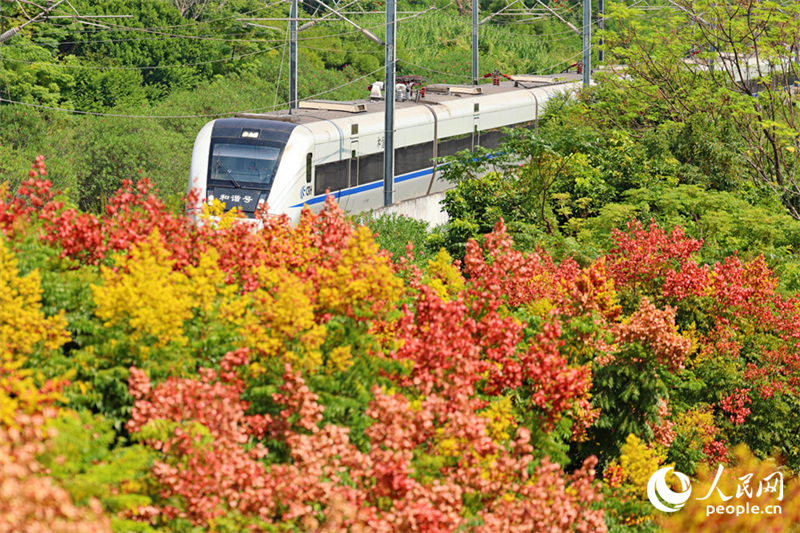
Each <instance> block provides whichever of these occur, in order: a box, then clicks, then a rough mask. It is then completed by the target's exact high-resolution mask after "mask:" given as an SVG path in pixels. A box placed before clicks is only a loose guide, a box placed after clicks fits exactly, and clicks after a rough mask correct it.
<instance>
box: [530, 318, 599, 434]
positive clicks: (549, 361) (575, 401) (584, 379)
mask: <svg viewBox="0 0 800 533" xmlns="http://www.w3.org/2000/svg"><path fill="white" fill-rule="evenodd" d="M560 336H561V330H560V328H559V326H558V324H557V323H556V324H545V326H544V329H543V331H542V332H541V333H540V334H539V335H538V336H537V338H536V343H534V344H533V345H532V346H531V348H530V349H529V350H528V353H526V354H525V356H524V358H523V365H524V369H525V370H524V373H525V379H526V380H529V381H530V382H531V383H532V387H533V390H534V393H533V396H532V397H531V400H532V401H533V403H535V404H536V405H537V406H539V407H540V408H541V409H542V410H543V411H544V412H545V418H544V422H545V427H547V428H549V429H552V427H553V425H554V424H555V423H556V422H558V420H559V419H560V418H561V416H562V415H563V414H564V413H566V412H567V411H569V410H570V409H572V408H573V406H574V407H576V408H577V409H581V410H583V411H584V412H585V413H586V416H585V417H582V419H581V420H579V421H578V422H579V423H581V424H584V425H585V426H586V427H588V426H589V425H591V423H592V421H593V419H594V418H595V417H596V416H597V414H599V413H597V412H595V411H593V409H592V407H591V404H590V403H589V391H590V389H591V387H592V369H591V366H590V365H584V366H580V367H570V366H569V365H568V362H567V360H566V359H565V358H564V357H563V356H561V354H559V352H558V347H559V346H560V345H561V342H560V341H559V340H558V338H559V337H560Z"/></svg>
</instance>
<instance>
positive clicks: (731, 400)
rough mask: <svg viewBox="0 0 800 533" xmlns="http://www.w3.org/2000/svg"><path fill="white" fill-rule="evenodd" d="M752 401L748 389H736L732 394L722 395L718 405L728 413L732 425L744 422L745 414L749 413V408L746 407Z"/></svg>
mask: <svg viewBox="0 0 800 533" xmlns="http://www.w3.org/2000/svg"><path fill="white" fill-rule="evenodd" d="M751 403H753V400H751V399H750V389H736V390H735V391H734V392H733V393H732V394H729V395H728V396H726V397H724V398H723V399H722V400H721V401H720V402H719V406H720V407H721V408H722V410H723V411H725V412H726V413H728V414H729V415H730V417H729V418H730V421H731V422H732V423H733V424H734V425H737V426H739V425H741V424H744V422H745V420H746V419H747V415H749V414H750V408H749V407H747V406H748V405H750V404H751Z"/></svg>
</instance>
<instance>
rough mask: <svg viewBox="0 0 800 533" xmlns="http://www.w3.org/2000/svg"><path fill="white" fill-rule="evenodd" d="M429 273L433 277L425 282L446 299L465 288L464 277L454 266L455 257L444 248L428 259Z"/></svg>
mask: <svg viewBox="0 0 800 533" xmlns="http://www.w3.org/2000/svg"><path fill="white" fill-rule="evenodd" d="M428 274H429V275H430V276H431V277H430V278H428V279H426V280H425V283H426V284H427V285H428V286H429V287H431V288H432V289H434V290H435V291H436V292H437V293H438V294H439V296H440V297H441V298H442V299H443V300H445V301H448V300H449V299H450V296H451V295H455V294H458V293H459V292H461V290H462V289H463V288H464V277H463V276H462V275H461V272H459V270H458V269H457V268H456V267H455V266H453V258H452V257H450V254H448V253H447V251H446V250H445V249H444V248H442V249H441V250H439V253H437V254H436V257H435V258H434V259H433V260H429V261H428Z"/></svg>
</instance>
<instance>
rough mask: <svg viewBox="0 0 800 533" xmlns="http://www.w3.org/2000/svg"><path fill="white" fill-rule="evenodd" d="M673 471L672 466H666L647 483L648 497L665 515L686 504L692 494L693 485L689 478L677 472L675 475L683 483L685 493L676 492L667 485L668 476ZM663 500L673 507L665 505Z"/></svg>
mask: <svg viewBox="0 0 800 533" xmlns="http://www.w3.org/2000/svg"><path fill="white" fill-rule="evenodd" d="M670 470H672V467H671V466H665V467H664V468H662V469H660V470H658V471H657V472H656V473H655V474H653V475H652V476H650V481H648V482H647V497H648V498H650V503H652V504H653V506H654V507H655V508H656V509H658V510H659V511H664V512H665V513H674V512H675V511H677V510H678V509H680V508H681V507H683V505H684V504H685V503H686V501H687V500H688V499H689V496H690V495H691V494H692V485H691V483H690V482H689V478H688V476H686V474H682V473H680V472H678V471H677V470H676V471H675V475H676V476H677V477H678V479H679V480H680V482H681V486H682V487H683V492H674V491H673V490H672V489H671V488H669V485H667V474H668V473H669V471H670ZM662 500H663V501H664V502H666V503H668V504H669V505H671V506H672V507H669V506H667V505H664V504H663V503H662Z"/></svg>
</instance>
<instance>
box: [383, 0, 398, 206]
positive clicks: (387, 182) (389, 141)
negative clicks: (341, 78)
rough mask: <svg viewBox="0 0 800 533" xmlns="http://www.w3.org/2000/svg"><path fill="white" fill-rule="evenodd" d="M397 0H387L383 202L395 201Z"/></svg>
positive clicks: (387, 203) (390, 203)
mask: <svg viewBox="0 0 800 533" xmlns="http://www.w3.org/2000/svg"><path fill="white" fill-rule="evenodd" d="M396 17H397V2H396V0H386V78H385V79H384V82H383V89H384V95H385V98H384V103H385V104H386V108H385V109H386V111H385V125H386V132H385V137H384V141H385V142H384V146H383V204H384V205H392V204H393V203H394V86H395V60H396V55H397V53H396V50H395V43H396V42H397V39H396V37H397V25H396V23H395V18H396Z"/></svg>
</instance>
